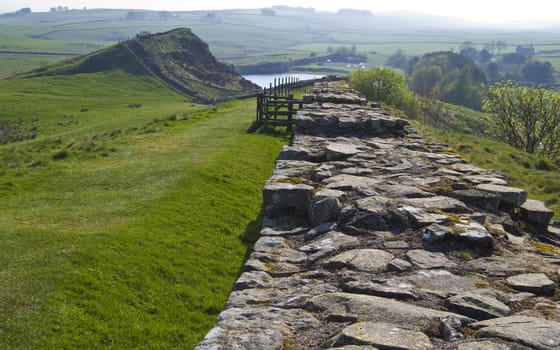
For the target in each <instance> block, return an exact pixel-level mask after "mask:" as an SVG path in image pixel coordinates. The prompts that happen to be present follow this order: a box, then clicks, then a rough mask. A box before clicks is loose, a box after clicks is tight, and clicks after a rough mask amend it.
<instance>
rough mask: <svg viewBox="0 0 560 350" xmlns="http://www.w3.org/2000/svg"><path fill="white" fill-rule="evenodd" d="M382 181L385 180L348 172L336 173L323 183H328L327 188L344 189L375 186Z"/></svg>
mask: <svg viewBox="0 0 560 350" xmlns="http://www.w3.org/2000/svg"><path fill="white" fill-rule="evenodd" d="M381 182H383V180H382V179H375V178H371V177H365V176H355V175H347V174H340V175H335V176H333V177H330V178H327V179H325V180H323V183H325V184H327V185H326V186H325V187H326V188H330V189H335V190H342V191H347V190H357V189H360V188H370V187H375V186H376V185H378V184H380V183H381Z"/></svg>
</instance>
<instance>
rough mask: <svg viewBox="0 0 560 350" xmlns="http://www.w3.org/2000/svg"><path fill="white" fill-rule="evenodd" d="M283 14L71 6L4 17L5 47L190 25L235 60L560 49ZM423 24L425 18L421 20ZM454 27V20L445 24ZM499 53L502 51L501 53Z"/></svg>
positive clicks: (71, 46) (539, 37)
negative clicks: (471, 48) (495, 47)
mask: <svg viewBox="0 0 560 350" xmlns="http://www.w3.org/2000/svg"><path fill="white" fill-rule="evenodd" d="M276 12H277V15H276V16H263V15H261V13H260V11H259V10H229V11H209V12H205V11H198V12H176V13H167V14H165V13H163V14H162V13H159V12H154V11H151V12H150V11H147V12H144V14H145V16H146V18H145V19H144V20H126V19H125V17H126V15H127V13H128V10H87V11H81V10H76V11H68V12H62V13H56V14H50V13H36V14H31V15H28V16H21V17H16V18H4V17H1V18H0V29H1V30H0V33H2V34H0V51H1V50H12V51H14V50H17V51H22V50H23V51H54V52H68V53H72V52H73V53H86V52H90V51H92V50H95V49H97V48H100V47H104V46H108V45H111V44H114V43H115V42H117V41H119V40H125V39H128V38H130V37H133V36H134V35H136V34H138V33H139V32H141V31H149V32H153V33H155V32H162V31H166V30H170V29H173V28H177V27H189V28H191V29H192V30H193V31H194V32H195V33H196V34H197V35H199V36H200V37H201V38H202V39H203V40H205V41H207V42H208V43H209V44H210V48H211V49H212V51H213V52H214V54H215V55H216V56H217V57H218V58H220V59H221V60H224V61H226V62H229V63H232V64H240V65H246V64H252V63H256V62H263V61H270V62H277V61H289V60H290V59H292V60H295V59H299V58H305V57H309V55H310V54H312V53H314V54H325V53H326V52H327V49H328V48H332V49H336V48H338V47H340V46H347V47H349V46H352V45H356V49H357V53H359V54H365V55H367V56H368V59H369V63H370V64H373V65H382V64H383V63H384V62H385V60H386V57H387V56H388V55H390V54H392V53H394V52H395V51H396V50H398V49H402V50H404V51H405V52H406V53H407V54H409V55H421V54H424V53H427V52H432V51H440V50H455V51H458V50H459V47H460V45H461V43H463V42H465V41H471V42H472V43H473V44H474V45H475V46H476V47H477V48H478V49H481V48H482V47H483V46H484V45H485V44H487V43H489V42H491V41H500V40H501V41H504V42H506V44H507V46H506V47H505V48H504V49H503V50H501V53H506V52H512V51H515V47H516V46H517V45H530V44H533V45H534V46H535V48H536V49H537V51H550V50H559V49H560V40H559V39H558V34H557V33H556V32H553V31H550V32H546V31H529V30H526V31H523V30H516V31H512V30H509V31H506V30H490V29H488V30H481V29H472V28H467V27H461V25H460V24H454V26H455V27H454V28H452V29H447V27H446V28H444V29H439V28H438V27H437V26H438V24H437V23H432V22H434V21H438V20H439V19H436V20H434V19H433V18H419V19H415V20H412V19H410V18H400V17H397V18H391V17H385V16H377V17H373V18H368V17H356V18H349V17H345V16H338V15H336V14H329V13H313V12H309V11H304V10H289V9H278V10H277V11H276ZM417 22H418V23H417ZM441 25H445V26H449V25H453V24H449V23H447V22H446V23H444V24H441ZM496 54H497V52H496ZM557 56H558V54H557V53H556V54H554V53H546V54H541V55H539V58H542V59H544V60H546V59H549V58H550V59H551V62H552V63H553V64H554V66H555V67H556V69H557V70H560V62H559V60H558V59H557ZM12 59H13V57H9V56H5V55H2V54H0V76H6V75H8V74H13V73H17V72H22V71H26V70H28V69H30V68H34V67H37V66H39V65H41V64H44V63H46V62H47V63H51V62H53V61H55V60H56V59H57V58H56V57H51V56H46V57H43V58H42V59H38V58H37V57H33V56H25V55H23V56H18V58H17V59H18V60H19V61H20V62H21V66H20V67H18V66H17V65H14V64H13V60H12Z"/></svg>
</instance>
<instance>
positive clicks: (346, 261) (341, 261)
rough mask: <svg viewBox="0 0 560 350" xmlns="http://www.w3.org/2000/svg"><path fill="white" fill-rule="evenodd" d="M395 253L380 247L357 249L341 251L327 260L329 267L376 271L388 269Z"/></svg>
mask: <svg viewBox="0 0 560 350" xmlns="http://www.w3.org/2000/svg"><path fill="white" fill-rule="evenodd" d="M394 258H395V257H394V256H393V254H391V253H388V252H386V251H384V250H379V249H355V250H348V251H345V252H343V253H340V254H338V255H336V256H334V257H332V258H330V259H328V260H327V262H326V265H327V267H329V268H341V267H347V268H350V269H352V270H357V271H363V272H369V273H375V272H381V271H386V270H387V263H388V262H389V261H391V260H393V259H394Z"/></svg>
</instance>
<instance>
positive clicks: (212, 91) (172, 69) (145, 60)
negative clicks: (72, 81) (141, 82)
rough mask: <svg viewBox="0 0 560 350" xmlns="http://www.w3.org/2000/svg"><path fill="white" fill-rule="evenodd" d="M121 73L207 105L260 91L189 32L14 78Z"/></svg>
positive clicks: (146, 38) (149, 38)
mask: <svg viewBox="0 0 560 350" xmlns="http://www.w3.org/2000/svg"><path fill="white" fill-rule="evenodd" d="M112 70H122V71H125V72H128V73H131V74H135V75H153V76H155V77H157V78H159V79H161V80H162V81H164V82H165V83H166V84H167V85H169V86H170V87H172V88H173V89H174V90H176V91H178V92H180V93H182V94H185V95H187V96H190V97H192V98H193V99H194V100H195V101H197V102H203V103H211V102H214V101H216V100H222V99H227V98H228V97H233V96H240V95H247V94H250V93H253V92H256V91H258V90H259V89H260V88H259V87H258V86H256V85H254V84H253V83H251V82H250V81H248V80H246V79H244V78H242V77H241V76H240V75H239V74H238V73H237V72H236V71H235V69H234V68H233V67H232V66H229V65H226V64H224V63H221V62H219V61H218V60H217V59H216V57H214V55H213V54H212V53H211V52H210V49H209V48H208V44H207V43H205V42H204V41H202V40H201V39H200V38H199V37H198V36H196V35H195V34H194V33H193V32H192V31H191V30H190V29H187V28H178V29H173V30H170V31H167V32H164V33H159V34H149V33H142V34H139V35H137V36H136V38H134V39H131V40H127V41H124V42H122V43H118V44H116V45H113V46H110V47H108V48H105V49H101V50H97V51H94V52H92V53H89V54H86V55H83V56H80V57H77V58H71V59H69V60H65V61H62V62H59V63H55V64H53V65H48V66H44V67H41V68H38V69H35V70H33V71H31V72H28V73H24V74H21V75H20V76H19V77H39V76H56V75H73V74H82V73H97V72H104V71H112Z"/></svg>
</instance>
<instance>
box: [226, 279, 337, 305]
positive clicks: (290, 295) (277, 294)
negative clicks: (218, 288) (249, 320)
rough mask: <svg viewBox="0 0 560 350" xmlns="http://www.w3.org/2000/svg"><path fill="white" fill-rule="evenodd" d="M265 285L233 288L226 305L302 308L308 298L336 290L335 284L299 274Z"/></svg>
mask: <svg viewBox="0 0 560 350" xmlns="http://www.w3.org/2000/svg"><path fill="white" fill-rule="evenodd" d="M266 287H268V288H266ZM266 287H265V288H258V287H257V288H248V289H242V290H234V291H232V292H231V293H230V295H229V297H228V300H227V303H226V307H227V308H246V307H256V306H262V305H265V306H273V307H279V308H304V307H305V305H306V303H307V300H308V299H309V298H311V297H314V296H316V295H320V294H325V293H333V292H336V291H337V290H338V288H336V286H334V285H331V284H328V283H325V282H324V281H322V280H316V279H308V278H304V277H302V276H299V275H292V276H290V277H277V278H274V281H273V283H272V285H271V286H266Z"/></svg>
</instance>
